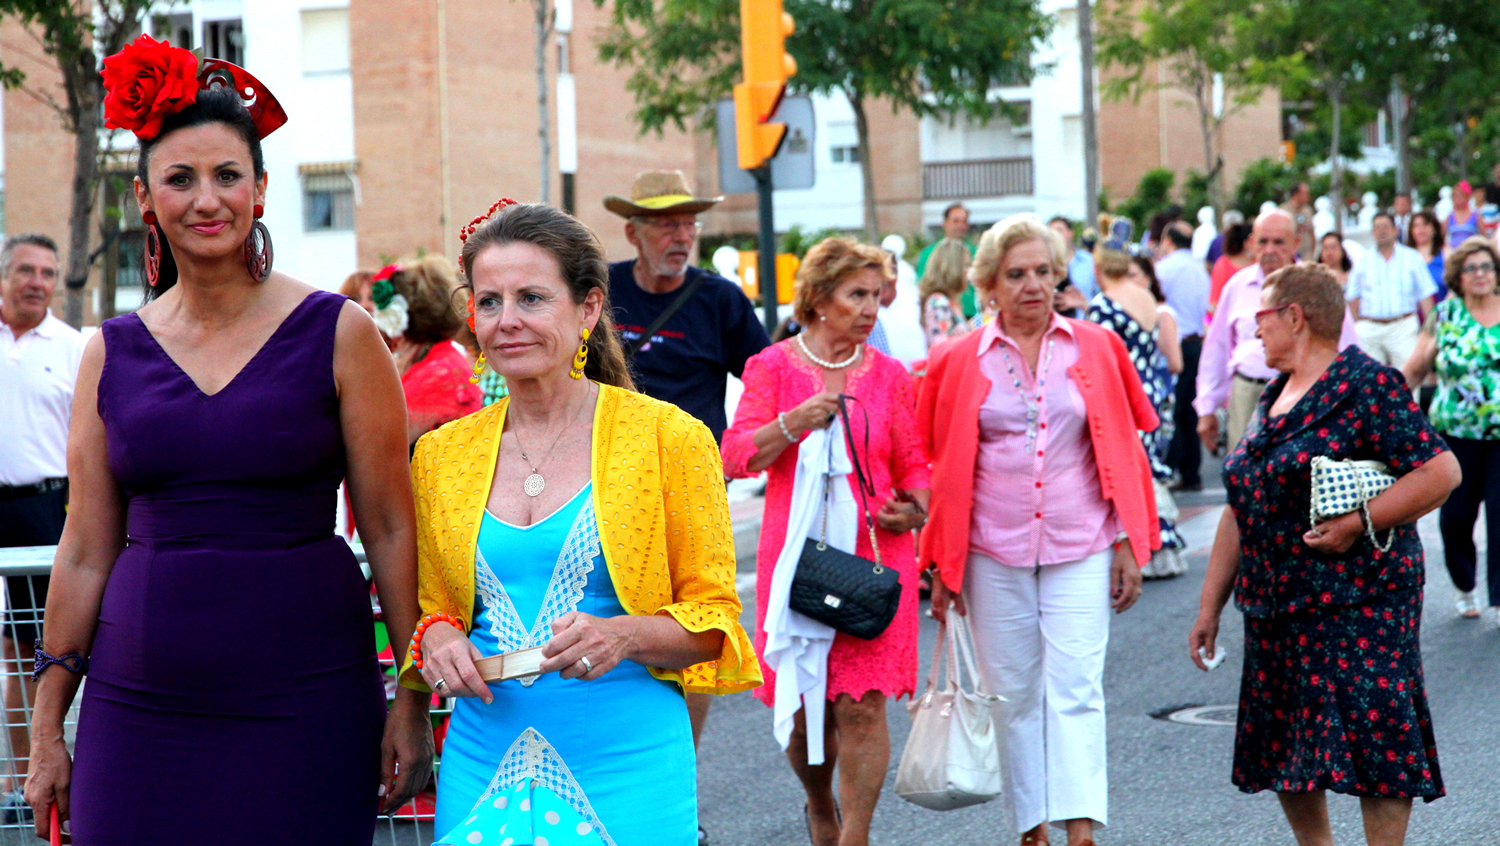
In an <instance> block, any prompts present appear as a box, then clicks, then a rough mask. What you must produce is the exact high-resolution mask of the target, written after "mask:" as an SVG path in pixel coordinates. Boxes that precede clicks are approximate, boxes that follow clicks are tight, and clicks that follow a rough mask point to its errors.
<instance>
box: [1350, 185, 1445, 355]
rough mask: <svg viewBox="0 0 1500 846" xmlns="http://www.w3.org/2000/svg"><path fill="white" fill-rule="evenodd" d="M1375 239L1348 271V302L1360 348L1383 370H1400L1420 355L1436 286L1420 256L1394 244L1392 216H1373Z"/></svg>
mask: <svg viewBox="0 0 1500 846" xmlns="http://www.w3.org/2000/svg"><path fill="white" fill-rule="evenodd" d="M1371 234H1373V235H1374V236H1375V249H1373V250H1366V251H1365V254H1364V255H1363V256H1362V257H1361V258H1360V260H1359V263H1357V264H1355V265H1354V269H1353V270H1351V271H1349V282H1348V285H1347V287H1346V288H1345V289H1344V299H1346V300H1348V301H1349V311H1350V313H1351V314H1353V316H1354V320H1355V328H1356V330H1357V331H1358V332H1359V346H1360V348H1361V349H1363V350H1364V351H1365V352H1367V353H1369V354H1370V357H1371V358H1374V359H1375V360H1376V361H1379V362H1381V363H1382V364H1388V365H1390V366H1392V367H1401V366H1403V365H1405V364H1406V359H1407V358H1409V357H1411V353H1412V350H1414V349H1416V346H1417V334H1418V333H1419V332H1420V331H1421V329H1422V319H1421V315H1422V314H1427V313H1429V312H1431V311H1432V305H1433V302H1434V299H1435V297H1436V295H1437V286H1436V285H1435V284H1434V283H1433V281H1432V275H1431V274H1429V273H1428V272H1427V263H1426V262H1425V261H1423V260H1422V255H1421V253H1418V252H1417V251H1416V250H1414V249H1412V248H1411V247H1408V246H1406V245H1405V244H1402V243H1400V242H1398V241H1397V240H1396V236H1397V234H1398V230H1397V229H1396V219H1395V218H1393V217H1392V216H1391V215H1390V214H1389V213H1387V212H1380V213H1379V214H1377V215H1375V219H1374V221H1373V222H1372V224H1371ZM1419 312H1420V313H1419Z"/></svg>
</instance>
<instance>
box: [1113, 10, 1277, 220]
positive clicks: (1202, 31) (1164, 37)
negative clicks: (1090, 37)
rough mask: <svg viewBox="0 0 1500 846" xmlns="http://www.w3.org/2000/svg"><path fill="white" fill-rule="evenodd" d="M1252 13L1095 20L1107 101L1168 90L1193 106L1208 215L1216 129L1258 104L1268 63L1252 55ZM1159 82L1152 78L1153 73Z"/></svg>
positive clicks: (1215, 185)
mask: <svg viewBox="0 0 1500 846" xmlns="http://www.w3.org/2000/svg"><path fill="white" fill-rule="evenodd" d="M1253 8H1254V7H1253V6H1251V5H1249V4H1246V3H1244V2H1242V0H1146V2H1140V3H1133V2H1120V3H1117V4H1115V5H1114V6H1113V8H1112V10H1111V11H1109V12H1108V13H1106V14H1103V15H1101V16H1100V21H1099V39H1098V41H1099V64H1100V67H1101V68H1103V69H1110V68H1114V69H1116V70H1118V71H1119V73H1118V74H1117V75H1115V76H1112V77H1110V78H1108V79H1106V80H1104V86H1103V94H1104V97H1105V98H1107V99H1110V100H1123V99H1125V98H1126V97H1130V98H1133V99H1135V100H1137V101H1139V100H1140V97H1141V95H1143V94H1145V93H1148V92H1152V91H1157V90H1160V89H1168V90H1175V91H1182V92H1184V93H1186V94H1187V95H1188V97H1189V99H1191V100H1192V103H1193V107H1194V110H1195V111H1196V112H1197V117H1198V130H1199V133H1200V135H1201V140H1202V144H1203V173H1204V174H1205V175H1206V177H1205V178H1206V179H1207V188H1208V197H1209V202H1210V204H1212V205H1213V207H1214V212H1215V215H1216V216H1217V214H1218V213H1219V212H1220V211H1222V210H1223V207H1224V192H1223V190H1222V188H1221V183H1222V179H1221V178H1220V172H1221V171H1222V170H1223V156H1222V155H1221V152H1220V150H1219V146H1220V128H1221V127H1222V126H1223V124H1224V121H1225V120H1227V119H1228V118H1229V117H1230V116H1231V115H1233V114H1234V113H1235V112H1236V111H1238V110H1239V109H1242V108H1244V107H1245V106H1248V105H1250V104H1252V103H1254V102H1255V101H1256V100H1257V99H1259V98H1260V94H1261V90H1262V89H1263V88H1264V81H1265V78H1266V76H1267V74H1266V65H1267V59H1266V57H1264V56H1263V55H1260V54H1258V53H1257V52H1256V49H1255V47H1256V45H1255V40H1254V34H1255V26H1256V21H1255V18H1254V16H1253ZM1158 67H1159V68H1162V69H1165V71H1166V73H1165V74H1157V73H1155V69H1156V68H1158Z"/></svg>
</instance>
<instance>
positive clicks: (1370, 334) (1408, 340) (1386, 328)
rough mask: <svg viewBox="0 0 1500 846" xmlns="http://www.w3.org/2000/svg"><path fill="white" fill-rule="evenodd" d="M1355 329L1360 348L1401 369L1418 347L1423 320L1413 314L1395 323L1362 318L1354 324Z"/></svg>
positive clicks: (1375, 357) (1382, 361)
mask: <svg viewBox="0 0 1500 846" xmlns="http://www.w3.org/2000/svg"><path fill="white" fill-rule="evenodd" d="M1354 329H1355V331H1356V332H1357V333H1358V334H1359V347H1360V349H1362V350H1364V351H1365V352H1366V353H1368V354H1369V356H1370V357H1371V358H1373V359H1375V360H1376V361H1378V362H1380V363H1381V364H1388V365H1390V366H1391V367H1394V368H1396V369H1397V370H1400V369H1401V368H1402V367H1405V366H1406V360H1407V359H1408V358H1411V354H1412V353H1413V352H1415V351H1416V349H1417V336H1418V335H1420V334H1421V333H1422V322H1421V321H1420V320H1418V319H1417V316H1416V315H1415V314H1413V315H1411V316H1409V317H1406V318H1403V319H1401V320H1398V321H1396V322H1395V323H1376V322H1375V321H1373V320H1361V321H1359V322H1358V323H1356V324H1354Z"/></svg>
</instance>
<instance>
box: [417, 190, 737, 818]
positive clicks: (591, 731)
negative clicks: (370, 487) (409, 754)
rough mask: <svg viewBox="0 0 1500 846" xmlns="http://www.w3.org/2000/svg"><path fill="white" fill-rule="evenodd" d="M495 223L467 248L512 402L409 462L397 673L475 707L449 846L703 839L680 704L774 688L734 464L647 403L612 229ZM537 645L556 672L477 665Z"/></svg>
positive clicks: (481, 227)
mask: <svg viewBox="0 0 1500 846" xmlns="http://www.w3.org/2000/svg"><path fill="white" fill-rule="evenodd" d="M503 202H504V201H502V203H503ZM496 205H497V206H501V205H502V204H496ZM492 212H493V217H490V218H489V219H488V220H487V221H485V220H480V221H476V223H475V224H471V225H470V227H466V229H465V233H466V235H467V239H466V241H465V244H464V248H463V253H462V258H463V267H464V268H465V271H466V276H467V281H468V284H469V288H470V292H471V295H472V299H471V300H470V308H471V309H472V313H473V314H474V323H473V324H472V325H473V326H474V327H475V335H476V337H477V338H478V339H479V344H480V348H481V349H482V351H483V352H484V356H485V357H486V358H487V359H488V360H489V362H490V364H491V365H492V366H493V367H494V369H495V371H496V372H498V373H500V374H501V375H503V376H504V377H505V378H506V383H507V385H508V386H509V387H510V396H509V398H508V399H505V400H501V401H500V402H497V403H495V404H494V405H491V406H488V407H486V408H485V409H484V410H482V411H479V412H477V413H475V414H471V415H469V416H468V417H464V418H460V419H459V420H456V421H453V422H452V423H449V424H447V425H445V426H443V427H441V428H439V429H437V430H435V431H433V432H430V433H428V434H426V435H424V436H423V437H422V439H421V440H419V441H418V442H417V450H416V456H415V458H414V459H413V462H412V486H413V488H414V489H415V491H416V497H417V507H416V512H417V559H418V585H419V598H420V600H421V603H422V611H423V613H424V614H425V615H426V616H424V617H423V622H422V623H419V624H418V634H417V637H416V638H414V641H415V642H414V643H413V648H412V649H411V650H410V656H409V659H408V663H407V665H406V666H405V667H404V668H403V672H402V676H401V681H402V683H403V684H404V685H407V686H412V687H417V688H419V689H422V690H426V689H429V688H428V686H429V685H430V687H431V689H435V690H437V691H438V692H439V693H441V694H443V695H444V696H454V697H458V699H457V702H456V704H455V706H454V709H453V720H452V723H451V724H450V727H449V730H448V737H447V741H446V743H445V745H444V749H443V768H442V775H441V778H440V779H439V780H438V799H437V831H438V834H440V835H442V836H441V838H440V839H439V840H438V842H439V843H442V844H450V843H451V844H469V843H481V842H483V843H496V844H498V843H502V842H503V843H512V842H514V843H517V844H530V843H536V844H542V843H550V844H552V846H564V844H567V846H609V844H616V843H618V844H622V846H623V844H631V843H653V844H658V843H659V844H672V846H692V844H694V843H696V842H697V839H698V834H697V832H698V824H697V820H698V818H697V811H698V803H697V798H696V787H697V766H696V761H695V757H694V753H693V738H692V730H691V729H690V727H689V725H688V715H687V706H686V705H685V703H684V701H683V693H684V692H696V693H733V692H736V691H740V690H747V689H749V688H751V687H754V686H755V685H757V684H758V683H759V682H760V671H759V669H758V666H757V663H756V660H755V656H754V654H753V652H752V650H751V646H750V641H749V638H748V637H747V636H746V634H745V632H744V630H743V629H742V628H740V624H739V616H740V610H741V609H740V602H739V598H738V597H737V596H736V595H735V589H734V540H733V536H732V532H731V530H730V525H729V506H728V502H727V501H726V499H725V496H724V476H723V472H722V471H721V470H720V469H719V468H720V465H719V454H718V450H717V448H716V446H715V444H714V439H713V435H711V434H709V431H708V429H707V428H705V427H704V426H703V424H702V423H699V422H698V421H697V420H694V419H693V418H692V417H690V416H689V415H687V414H686V413H684V412H683V411H682V410H681V409H678V408H677V407H676V406H672V405H668V404H667V403H663V402H658V401H656V400H653V399H649V398H647V397H644V396H642V395H640V394H637V393H635V392H634V391H633V390H631V386H630V376H629V374H628V372H627V371H626V366H625V359H624V355H623V353H622V350H621V347H620V341H619V338H618V337H616V335H615V331H614V327H613V326H612V325H611V321H610V318H609V314H610V309H609V294H608V292H609V284H608V274H607V269H606V265H605V263H604V256H603V251H602V250H601V249H600V247H599V243H598V241H597V240H595V238H594V235H593V233H591V232H589V231H588V229H586V228H584V226H583V225H582V224H580V223H579V222H578V221H576V220H574V219H573V218H572V217H569V216H568V215H566V214H564V213H563V212H560V211H557V210H555V209H552V208H550V207H547V206H543V205H514V204H512V205H510V206H509V207H501V208H499V210H498V211H496V210H494V209H492ZM535 647H541V650H542V652H541V655H542V660H541V664H540V668H539V669H540V673H539V674H535V675H527V676H523V677H521V678H516V679H511V680H509V681H500V682H494V683H488V684H487V683H485V681H484V680H482V679H481V678H480V676H479V673H478V672H477V671H476V667H475V664H474V661H475V659H476V658H479V657H481V656H484V655H494V654H497V653H513V652H518V651H521V650H527V649H532V648H535ZM419 673H420V674H419Z"/></svg>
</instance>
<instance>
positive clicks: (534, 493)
mask: <svg viewBox="0 0 1500 846" xmlns="http://www.w3.org/2000/svg"><path fill="white" fill-rule="evenodd" d="M521 489H522V490H524V491H526V495H527V496H529V497H538V496H541V495H542V491H544V490H546V489H547V480H546V479H543V478H542V474H541V473H537V472H532V474H531V475H530V476H527V477H526V481H524V482H522V483H521Z"/></svg>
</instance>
